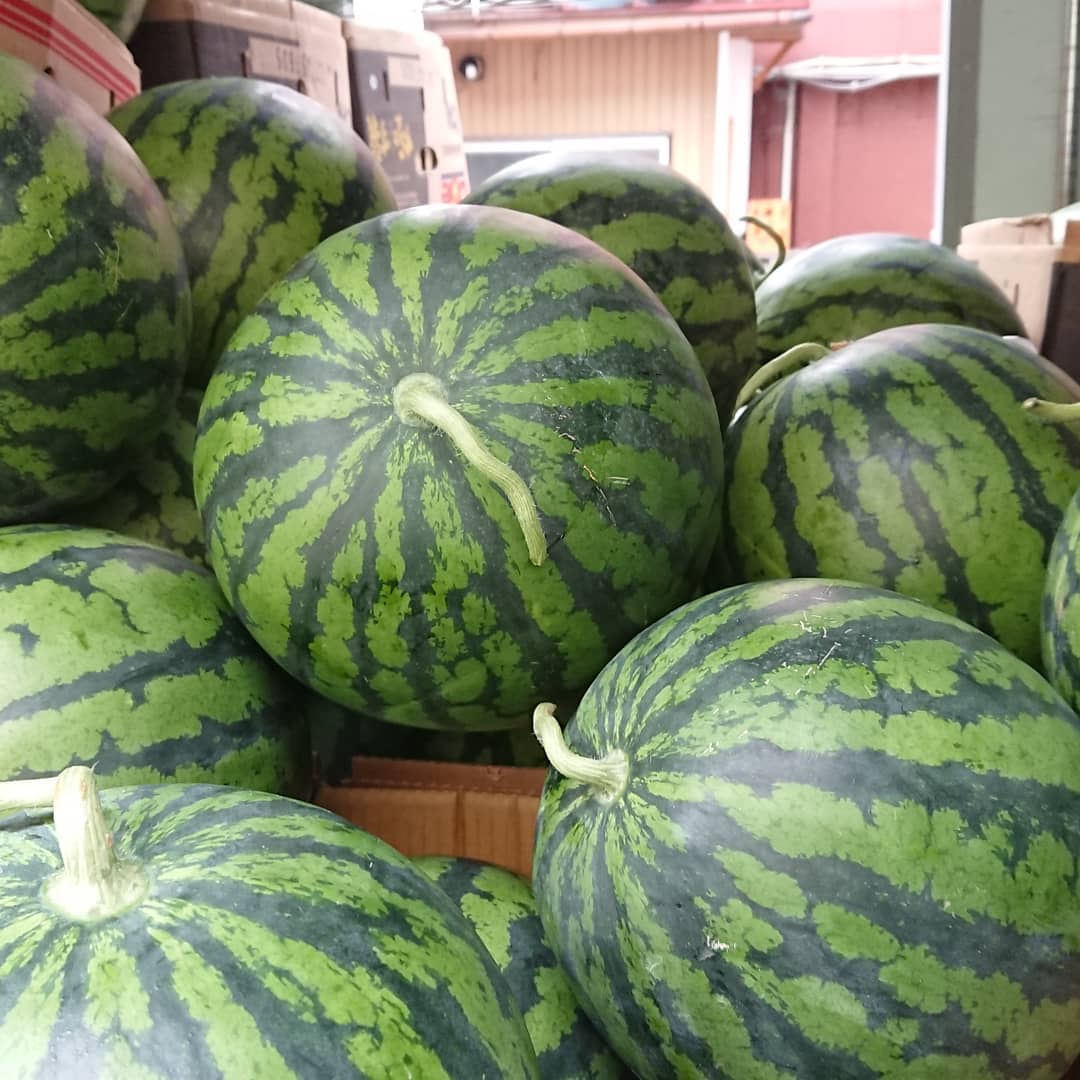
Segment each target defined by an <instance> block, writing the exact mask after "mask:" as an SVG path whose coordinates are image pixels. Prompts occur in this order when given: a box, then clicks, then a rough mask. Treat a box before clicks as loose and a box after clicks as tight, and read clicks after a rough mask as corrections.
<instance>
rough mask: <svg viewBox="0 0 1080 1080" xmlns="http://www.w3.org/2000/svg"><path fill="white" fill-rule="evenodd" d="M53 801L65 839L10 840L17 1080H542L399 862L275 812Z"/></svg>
mask: <svg viewBox="0 0 1080 1080" xmlns="http://www.w3.org/2000/svg"><path fill="white" fill-rule="evenodd" d="M55 788H56V793H55V804H54V805H55V818H56V826H55V829H54V827H53V825H52V823H51V822H49V820H48V817H47V816H46V815H44V814H42V813H41V812H38V813H37V814H35V815H31V816H27V815H25V814H23V815H9V816H8V817H7V818H6V820H4V821H3V823H2V824H3V827H2V828H0V864H2V865H3V867H4V873H3V877H2V879H0V910H2V911H3V912H4V923H3V932H2V933H0V972H2V973H3V978H2V979H0V1054H2V1055H3V1062H4V1065H3V1072H4V1076H5V1078H6V1080H28V1078H31V1077H41V1078H45V1077H47V1078H48V1080H122V1078H126V1077H135V1076H138V1077H140V1078H141V1080H181V1078H183V1080H196V1078H197V1080H225V1078H229V1080H233V1078H235V1080H241V1078H251V1080H256V1078H258V1080H263V1078H265V1080H279V1078H280V1080H285V1078H292V1077H295V1078H315V1077H326V1078H327V1080H330V1078H334V1080H338V1078H345V1077H410V1076H411V1077H417V1078H421V1077H422V1078H423V1080H450V1078H453V1080H478V1078H480V1077H505V1078H508V1080H516V1078H534V1077H536V1076H537V1072H536V1062H535V1057H534V1055H533V1053H532V1049H531V1047H530V1046H529V1037H528V1033H527V1032H526V1030H525V1026H524V1024H523V1022H522V1019H521V1015H520V1013H519V1012H518V1010H517V1008H516V1006H515V1005H514V1003H513V999H512V998H511V996H510V991H509V988H508V987H507V986H506V983H505V981H504V980H503V979H502V978H501V976H500V975H499V973H498V971H497V969H496V968H495V966H494V963H493V962H492V960H491V958H490V957H489V956H488V955H487V954H486V952H485V950H484V949H483V947H482V946H481V944H480V942H479V941H478V940H477V938H476V935H475V934H474V933H473V931H472V929H471V927H470V926H469V924H468V923H467V922H466V921H465V919H464V918H463V917H462V915H461V913H460V912H459V911H458V910H457V909H456V908H455V907H454V905H453V904H452V903H451V901H450V900H449V899H448V898H447V897H446V896H445V895H443V894H442V893H441V892H440V891H439V890H438V889H436V888H435V887H434V886H433V885H432V884H431V883H430V882H428V881H427V880H426V879H425V878H424V877H423V875H421V874H420V873H419V871H417V870H416V868H415V867H413V866H412V865H410V863H409V861H408V860H407V859H406V858H405V857H404V856H402V855H399V854H398V853H397V852H396V851H394V850H393V849H392V848H390V847H389V846H388V845H387V844H384V843H382V842H381V841H379V840H376V839H375V838H374V837H372V836H369V835H368V834H367V833H365V832H363V831H362V830H360V829H357V828H355V827H354V826H352V825H349V824H348V823H347V822H344V821H342V820H341V819H340V818H337V817H335V816H334V815H332V814H328V813H327V812H325V811H323V810H318V809H316V808H315V807H312V806H307V805H304V804H301V803H297V802H293V801H291V800H289V799H282V798H280V797H277V796H273V795H264V794H257V793H255V792H249V791H235V790H229V789H226V788H221V787H210V786H204V785H194V784H175V785H159V786H154V785H147V786H142V787H132V788H121V789H118V790H114V791H106V792H104V793H103V794H102V796H101V799H100V803H97V800H96V798H95V797H94V785H93V776H92V774H90V772H89V770H85V769H72V770H68V771H67V772H66V773H64V774H62V775H61V777H60V779H59V781H58V782H56V784H55ZM14 797H15V796H14V795H13V793H12V792H11V790H10V788H9V789H8V790H7V791H4V790H3V789H0V802H6V803H10V802H11V801H12V800H13V798H14ZM46 797H48V796H46ZM40 800H41V795H40V794H37V793H34V792H32V793H28V794H27V795H26V796H25V797H23V801H27V802H30V801H40ZM95 803H96V806H95ZM102 806H103V807H104V815H103V814H102ZM95 810H96V813H95ZM58 841H59V843H58ZM61 853H62V855H63V862H62V861H61ZM80 870H81V874H80V875H79V877H78V879H77V880H72V879H73V878H75V875H76V872H77V871H80ZM74 886H77V887H74Z"/></svg>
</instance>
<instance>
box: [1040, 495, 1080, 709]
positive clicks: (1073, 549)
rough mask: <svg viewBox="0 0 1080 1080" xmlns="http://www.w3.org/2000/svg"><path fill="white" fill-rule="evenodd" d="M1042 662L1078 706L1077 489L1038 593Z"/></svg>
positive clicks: (1079, 516) (1079, 517) (1079, 584)
mask: <svg viewBox="0 0 1080 1080" xmlns="http://www.w3.org/2000/svg"><path fill="white" fill-rule="evenodd" d="M1041 625H1042V662H1043V670H1044V671H1045V672H1046V676H1047V678H1048V679H1049V680H1050V681H1051V682H1052V683H1053V684H1054V686H1056V687H1057V689H1058V690H1059V691H1060V692H1061V695H1062V697H1064V698H1065V700H1066V701H1068V702H1069V703H1070V704H1071V705H1072V706H1073V708H1074V709H1078V710H1080V491H1078V492H1077V493H1076V495H1074V496H1073V499H1072V501H1071V502H1070V503H1069V505H1068V507H1067V508H1066V510H1065V516H1064V517H1063V518H1062V521H1061V525H1060V527H1059V528H1058V531H1057V535H1056V536H1055V537H1054V543H1053V546H1052V547H1051V548H1050V559H1049V563H1048V566H1047V572H1046V587H1045V589H1044V592H1043V597H1042V624H1041Z"/></svg>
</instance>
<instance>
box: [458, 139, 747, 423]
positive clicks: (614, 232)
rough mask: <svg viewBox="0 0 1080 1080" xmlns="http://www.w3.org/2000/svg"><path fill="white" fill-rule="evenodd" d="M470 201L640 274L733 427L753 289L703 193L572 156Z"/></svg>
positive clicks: (493, 185)
mask: <svg viewBox="0 0 1080 1080" xmlns="http://www.w3.org/2000/svg"><path fill="white" fill-rule="evenodd" d="M465 201H466V202H469V203H477V204H481V205H485V206H504V207H507V208H509V209H511V210H521V211H524V212H526V213H530V214H536V215H537V216H539V217H543V218H547V219H548V220H550V221H554V222H556V223H558V224H559V225H565V226H567V227H568V228H571V229H574V230H575V231H576V232H579V233H581V234H582V235H583V236H587V237H589V239H591V240H595V241H596V243H598V244H599V245H600V246H601V247H604V248H606V249H607V250H608V251H610V252H611V253H612V254H613V255H615V256H616V257H617V258H619V259H621V260H622V261H623V262H624V263H626V265H627V266H629V267H631V268H632V269H633V270H634V271H635V272H636V273H638V274H640V275H641V277H642V279H643V280H644V281H645V283H646V284H647V285H648V286H649V288H651V289H652V290H653V292H655V293H656V295H657V296H658V297H659V298H660V300H661V301H663V303H664V306H665V307H666V308H667V309H668V311H670V312H671V314H672V315H673V316H674V317H675V321H676V322H677V323H678V324H679V328H680V329H681V330H682V331H683V333H684V334H685V335H686V337H687V338H688V339H689V341H690V344H691V345H693V347H694V350H695V352H696V353H697V356H698V359H699V360H700V361H701V365H702V367H703V368H704V369H705V374H706V375H707V377H708V379H709V385H710V386H711V387H712V390H713V393H714V394H715V395H716V407H717V410H718V411H719V413H720V417H721V419H722V420H725V421H726V420H727V418H728V417H729V416H730V415H731V410H732V406H733V404H734V401H735V394H736V393H737V392H738V389H739V387H740V386H741V385H742V382H743V380H744V379H745V377H746V375H747V374H748V373H749V371H750V370H751V368H752V367H754V366H755V364H756V348H757V326H756V320H755V308H754V282H753V278H752V276H751V270H750V267H749V266H748V265H747V261H746V250H745V248H744V247H743V244H742V241H741V240H740V239H739V237H738V236H736V235H735V233H734V232H733V231H732V229H731V227H730V226H729V225H728V223H727V219H726V218H725V217H724V215H723V214H722V213H721V212H720V211H719V210H718V209H717V208H716V206H715V204H714V203H713V202H712V200H711V199H710V198H709V197H708V196H707V195H706V194H705V193H704V192H703V191H701V190H700V189H699V188H698V187H696V186H695V185H694V184H692V183H691V182H690V181H689V180H687V179H686V178H685V177H684V176H681V175H680V174H679V173H677V172H676V171H675V170H674V169H671V168H668V167H667V166H666V165H660V164H658V163H656V162H650V161H647V160H642V159H639V158H634V157H622V158H620V157H618V156H614V155H611V154H593V153H580V152H575V151H571V152H559V153H551V154H538V155H536V156H534V157H529V158H526V159H525V160H524V161H519V162H517V163H515V164H513V165H510V166H508V167H507V168H505V169H502V170H501V171H499V172H498V173H496V174H495V175H494V176H492V177H491V178H490V179H489V180H487V181H486V182H485V183H483V184H481V185H480V186H479V187H477V188H476V189H475V190H474V191H473V192H472V193H471V194H470V195H468V196H467V198H466V200H465Z"/></svg>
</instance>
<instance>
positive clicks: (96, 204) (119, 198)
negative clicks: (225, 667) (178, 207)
mask: <svg viewBox="0 0 1080 1080" xmlns="http://www.w3.org/2000/svg"><path fill="white" fill-rule="evenodd" d="M0 161H3V170H2V171H0V341H2V342H3V360H2V361H0V524H10V523H12V522H18V521H29V520H42V519H47V518H49V517H50V516H52V515H54V514H56V513H59V512H62V511H64V510H66V509H68V508H69V507H72V506H74V505H76V504H78V503H80V502H86V501H89V500H91V499H93V498H95V497H97V496H98V495H100V494H102V493H103V492H104V491H106V490H107V489H108V488H109V487H110V486H111V485H112V484H114V483H115V482H116V480H117V479H118V478H119V476H120V475H121V473H122V472H123V471H124V470H125V469H126V468H128V467H129V465H130V462H131V460H132V459H133V458H134V457H136V456H137V455H138V454H139V453H140V452H141V451H142V450H143V448H144V447H145V446H146V445H147V444H148V443H149V442H150V441H151V440H152V439H153V438H154V437H155V436H156V435H157V433H158V431H159V430H160V429H161V427H162V425H163V424H164V423H165V420H166V417H167V416H168V414H169V410H170V409H171V408H172V405H173V402H174V401H175V400H176V395H177V393H178V392H179V389H180V384H181V380H182V378H183V373H184V367H185V365H186V363H187V355H188V347H189V342H190V334H191V308H190V295H189V292H188V283H187V271H186V269H185V266H184V258H183V252H182V249H181V246H180V240H179V237H178V236H177V233H176V229H175V227H174V225H173V223H172V219H171V218H170V216H169V212H168V209H167V208H166V206H165V203H164V201H163V199H162V197H161V194H160V192H159V191H158V190H157V188H156V187H155V186H154V183H153V181H152V180H151V178H150V176H149V174H148V173H147V171H146V169H145V168H144V167H143V165H142V163H141V162H140V161H139V159H138V158H137V157H136V156H135V155H134V154H133V153H132V151H131V148H130V147H129V146H128V145H127V144H126V143H125V142H124V140H123V139H122V138H121V137H120V135H119V134H118V133H117V132H116V131H115V130H114V129H113V128H112V127H110V125H109V124H108V123H107V122H106V121H105V120H104V119H102V118H101V117H100V116H98V115H97V114H96V113H95V112H94V111H93V110H92V109H91V108H90V107H89V106H88V105H86V104H85V103H84V102H83V101H81V100H80V99H79V98H78V97H76V96H75V95H74V94H72V93H71V92H70V91H67V90H64V89H62V88H61V87H60V86H59V85H57V83H56V82H55V80H53V79H51V78H49V77H48V76H47V75H44V74H42V73H41V72H39V71H37V70H36V69H34V68H32V67H30V66H29V65H27V64H24V63H23V62H22V61H20V60H16V59H15V58H14V57H11V56H5V55H0Z"/></svg>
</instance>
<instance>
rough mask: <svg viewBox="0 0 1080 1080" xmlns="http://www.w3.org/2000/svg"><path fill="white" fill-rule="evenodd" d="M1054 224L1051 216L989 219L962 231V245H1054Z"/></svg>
mask: <svg viewBox="0 0 1080 1080" xmlns="http://www.w3.org/2000/svg"><path fill="white" fill-rule="evenodd" d="M1053 242H1054V233H1053V223H1052V222H1051V220H1050V215H1049V214H1028V215H1026V216H1025V217H1015V218H988V219H987V220H986V221H975V222H972V223H971V224H970V225H965V226H964V227H963V228H962V229H961V230H960V243H961V244H962V245H964V246H965V247H966V246H971V247H975V246H979V247H982V246H993V245H997V244H1007V245H1010V246H1011V245H1013V244H1052V243H1053Z"/></svg>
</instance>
